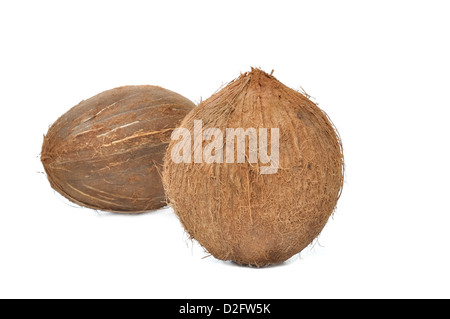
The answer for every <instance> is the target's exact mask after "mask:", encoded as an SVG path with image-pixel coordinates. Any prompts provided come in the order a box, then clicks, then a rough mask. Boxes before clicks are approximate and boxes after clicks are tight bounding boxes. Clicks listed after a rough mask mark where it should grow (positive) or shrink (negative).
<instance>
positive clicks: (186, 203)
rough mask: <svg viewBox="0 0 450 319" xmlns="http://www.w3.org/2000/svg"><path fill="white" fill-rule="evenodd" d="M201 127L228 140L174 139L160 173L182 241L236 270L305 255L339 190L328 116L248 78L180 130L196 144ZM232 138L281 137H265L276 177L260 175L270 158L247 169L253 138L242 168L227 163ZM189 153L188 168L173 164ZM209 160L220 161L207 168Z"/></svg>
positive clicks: (295, 95) (338, 158)
mask: <svg viewBox="0 0 450 319" xmlns="http://www.w3.org/2000/svg"><path fill="white" fill-rule="evenodd" d="M194 121H195V122H194ZM199 121H202V122H201V124H202V129H203V132H208V131H207V130H208V129H210V128H211V129H213V128H218V129H220V131H221V132H223V136H224V138H223V140H220V134H212V135H214V138H213V137H212V135H211V134H210V135H211V136H209V135H208V134H205V135H203V138H202V137H200V139H203V142H201V143H200V144H198V143H196V141H197V140H196V139H195V137H194V138H191V139H187V138H186V139H182V140H180V139H179V137H180V136H181V135H180V134H178V135H177V136H176V138H177V139H176V140H173V141H171V143H170V145H169V148H168V150H167V153H166V159H165V165H164V173H163V182H164V185H165V190H166V195H167V197H168V199H169V202H170V204H171V205H172V206H173V208H174V211H175V212H176V214H177V215H178V217H179V219H180V221H181V223H182V224H183V226H184V228H185V229H186V231H187V232H188V233H189V234H190V236H191V237H192V238H194V239H196V240H197V241H198V242H199V243H200V244H201V245H202V246H203V247H204V248H205V249H206V250H207V251H208V252H209V253H210V254H212V255H213V256H215V257H216V258H218V259H222V260H232V261H234V262H236V263H239V264H245V265H256V266H265V265H269V264H277V263H281V262H283V261H285V260H287V259H288V258H290V257H291V256H293V255H294V254H297V253H299V252H300V251H302V250H303V249H304V248H305V247H306V246H308V245H309V244H310V243H311V242H312V241H313V239H314V238H316V237H317V236H318V235H319V233H320V232H321V230H322V229H323V227H324V226H325V224H326V222H327V220H328V218H329V217H330V215H331V214H332V212H333V210H334V208H335V206H336V203H337V200H338V199H339V197H340V194H341V190H342V186H343V173H344V160H343V152H342V144H341V141H340V138H339V135H338V133H337V131H336V130H335V128H334V126H333V124H332V123H331V121H330V120H329V118H328V117H327V115H326V114H325V113H324V112H323V111H321V110H320V109H319V108H318V107H317V105H316V104H314V103H313V102H311V101H310V100H309V99H308V98H307V97H306V96H304V95H302V94H300V93H299V92H296V91H294V90H292V89H290V88H288V87H286V86H285V85H283V84H282V83H281V82H279V81H278V80H276V79H275V78H274V77H273V76H272V75H269V74H267V73H265V72H263V71H261V70H259V69H252V71H251V72H249V73H245V74H242V75H241V76H240V77H239V78H238V79H236V80H234V81H233V82H231V83H230V84H229V85H228V86H226V87H225V88H223V89H222V90H221V91H219V92H218V93H216V94H214V95H213V96H212V97H210V98H209V99H207V100H206V101H204V102H203V103H201V104H200V105H199V106H198V107H197V108H195V109H194V110H193V111H191V112H190V113H189V114H188V115H187V116H186V118H185V119H184V120H183V121H182V123H181V127H182V128H185V129H187V130H188V131H189V132H191V135H192V136H193V135H194V133H193V132H194V128H195V125H198V123H199ZM196 123H197V124H196ZM227 128H228V129H229V128H235V129H237V128H242V129H243V130H248V129H249V128H254V129H255V131H258V130H259V128H267V129H268V133H267V134H268V135H273V136H275V133H276V131H275V130H273V131H272V130H271V129H272V128H274V129H278V132H279V133H278V134H279V135H278V137H279V138H278V141H277V140H276V139H275V140H273V139H270V138H269V136H267V140H268V141H269V142H268V144H269V145H268V146H267V150H268V153H270V150H272V152H275V151H279V162H278V163H275V164H277V167H275V168H276V169H274V170H272V173H270V171H266V172H263V170H262V169H263V168H267V166H268V165H269V164H267V158H266V160H265V161H262V160H261V159H264V158H262V157H260V158H259V160H258V162H257V163H254V162H253V163H251V161H250V160H249V159H250V158H251V156H252V152H253V155H255V149H251V147H250V137H248V138H247V139H248V140H247V144H246V146H247V147H246V151H245V159H246V160H245V161H244V162H243V161H236V160H235V161H234V162H233V163H231V162H230V161H229V160H228V159H227V158H225V157H226V156H225V155H226V153H227V152H228V149H227V148H228V145H227V143H226V140H227V139H228V138H229V137H226V138H225V135H226V132H227ZM197 135H198V132H197ZM215 139H219V140H215ZM210 140H215V143H216V144H215V145H216V146H217V147H215V149H214V150H213V151H211V149H212V148H211V147H210V146H209V148H208V145H209V143H212V142H210ZM261 140H262V138H261V134H259V142H261ZM237 141H238V139H237V138H236V139H235V140H234V141H233V143H234V146H236V147H234V150H236V153H235V154H236V157H235V159H237V158H238V156H239V155H238V154H237V149H238V146H237ZM183 143H184V145H183ZM274 143H277V144H278V145H275V146H278V150H277V148H276V147H272V146H271V145H270V144H274ZM253 145H254V144H253ZM207 148H208V151H207V152H206V150H207ZM185 150H190V152H191V153H190V154H187V157H185V160H183V161H180V160H176V161H174V160H173V157H174V154H175V155H179V154H178V153H179V152H183V151H185ZM201 151H203V160H202V161H199V160H198V155H199V154H201ZM210 151H211V152H210ZM256 151H257V152H259V151H261V143H260V144H258V150H256ZM233 152H234V151H233ZM257 152H256V153H257ZM205 153H206V154H205ZM180 154H181V153H180ZM207 154H210V155H211V156H216V155H218V157H214V158H215V161H211V160H207V161H205V157H206V155H207ZM182 155H183V154H182ZM185 155H186V154H185ZM222 155H223V156H224V159H223V160H220V156H222ZM272 155H274V154H272ZM189 158H190V159H191V161H190V162H189V161H188V160H189ZM272 164H273V163H272Z"/></svg>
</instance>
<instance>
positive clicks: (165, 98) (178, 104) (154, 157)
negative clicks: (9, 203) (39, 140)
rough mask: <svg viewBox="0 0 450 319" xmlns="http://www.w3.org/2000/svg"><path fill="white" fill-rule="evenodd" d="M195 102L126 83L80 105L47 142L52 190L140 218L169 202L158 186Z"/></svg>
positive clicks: (63, 118) (45, 151) (55, 126)
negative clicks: (167, 153) (170, 148)
mask: <svg viewBox="0 0 450 319" xmlns="http://www.w3.org/2000/svg"><path fill="white" fill-rule="evenodd" d="M194 106H195V105H194V104H193V103H192V102H191V101H189V100H188V99H186V98H185V97H183V96H181V95H179V94H177V93H174V92H172V91H169V90H166V89H163V88H161V87H157V86H150V85H143V86H124V87H119V88H115V89H112V90H108V91H105V92H103V93H100V94H98V95H96V96H94V97H92V98H90V99H88V100H85V101H82V102H81V103H80V104H78V105H77V106H75V107H73V108H72V109H71V110H69V111H68V112H67V113H65V114H64V115H63V116H61V117H60V118H59V119H58V120H57V121H56V122H55V123H54V124H53V125H52V126H51V127H50V129H49V131H48V133H47V135H46V136H45V137H44V143H43V146H42V153H41V160H42V163H43V165H44V168H45V172H46V174H47V177H48V180H49V182H50V184H51V186H52V187H53V188H54V189H55V190H56V191H57V192H59V193H60V194H61V195H63V196H64V197H66V198H68V199H69V200H70V201H72V202H74V203H76V204H79V205H82V206H85V207H89V208H93V209H98V210H105V211H112V212H119V213H137V212H145V211H149V210H154V209H157V208H160V207H163V206H165V205H166V202H165V195H164V188H163V185H162V181H161V175H160V173H161V170H162V164H163V157H164V154H165V151H166V148H167V146H168V143H169V141H170V134H171V133H172V130H173V129H174V128H175V127H177V126H178V125H179V124H180V122H181V120H182V119H183V118H184V116H185V115H186V114H187V113H188V112H189V111H190V110H192V108H193V107H194Z"/></svg>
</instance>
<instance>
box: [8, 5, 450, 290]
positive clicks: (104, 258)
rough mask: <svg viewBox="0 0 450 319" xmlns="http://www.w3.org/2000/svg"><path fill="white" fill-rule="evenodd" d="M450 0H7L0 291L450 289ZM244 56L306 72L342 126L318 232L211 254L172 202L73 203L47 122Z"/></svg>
mask: <svg viewBox="0 0 450 319" xmlns="http://www.w3.org/2000/svg"><path fill="white" fill-rule="evenodd" d="M449 12H450V4H449V3H448V1H270V2H269V1H267V2H266V1H230V0H228V1H195V0H193V1H129V0H127V1H71V2H68V1H2V2H1V4H0V41H1V42H0V96H1V102H0V105H1V119H2V121H1V126H0V130H1V132H0V133H1V134H0V137H1V156H0V161H1V166H0V167H1V174H0V180H1V184H0V185H1V186H0V187H1V192H0V199H1V206H0V297H2V298H15V297H21V298H23V297H24V298H219V297H220V298H432V297H437V298H444V297H445V298H448V297H450V292H449V285H450V274H449V269H450V256H449V244H450V230H449V226H450V224H449V223H450V215H449V214H450V208H449V199H448V198H449V196H450V194H449V193H450V192H449V190H450V187H449V180H450V170H449V163H450V155H449V154H450V153H449V136H450V134H449V129H448V124H449V120H448V116H449V115H450V62H449V61H450V41H449V33H450V19H449ZM251 66H257V67H261V68H263V69H264V70H266V71H268V72H270V71H271V70H272V69H274V70H275V72H274V75H275V76H276V77H277V78H278V79H279V80H280V81H282V82H283V83H285V84H286V85H288V86H290V87H292V88H294V89H299V88H300V86H301V87H303V88H304V89H305V90H306V92H307V93H308V94H310V95H311V96H313V97H314V98H315V101H316V102H318V103H319V105H320V107H321V108H323V109H324V110H325V111H326V112H327V113H328V114H329V116H330V117H331V119H332V120H333V122H334V123H335V125H336V126H337V128H338V129H339V131H340V134H341V137H342V140H343V144H344V151H345V159H346V168H347V171H346V183H345V186H344V190H343V194H342V197H341V199H340V201H339V203H338V207H337V210H336V212H335V214H334V217H333V219H330V221H329V223H328V224H327V226H326V227H325V229H324V231H323V232H322V234H321V235H320V237H319V240H318V242H316V244H315V245H314V246H312V247H309V248H307V249H306V250H305V251H303V252H302V253H301V254H300V255H297V256H294V257H293V258H292V259H290V260H289V261H287V262H286V263H284V264H282V265H281V266H276V267H269V268H263V269H251V268H246V267H239V266H235V265H233V264H231V263H226V262H221V261H218V260H215V259H214V258H212V257H209V258H203V257H204V256H205V255H206V254H205V253H204V252H203V250H202V249H201V248H200V247H199V246H198V245H197V244H195V243H193V244H192V243H191V242H190V241H189V240H188V239H187V236H186V234H185V233H184V231H183V229H182V227H181V226H180V223H179V221H178V220H177V218H176V216H175V215H174V213H173V211H172V210H171V209H163V210H160V211H156V212H152V213H148V214H144V215H139V216H123V215H117V214H109V213H98V212H95V211H92V210H89V209H82V208H76V207H75V206H74V205H72V204H70V203H68V202H67V201H65V200H63V199H62V198H61V197H60V196H59V195H57V194H56V193H55V192H54V191H53V190H52V189H51V188H50V186H49V183H48V182H47V180H46V177H45V176H44V175H43V174H41V173H39V172H42V171H43V168H42V165H41V164H40V160H39V154H40V148H41V145H42V137H43V134H45V133H46V132H47V129H48V127H49V125H51V124H52V123H53V122H54V121H55V120H56V119H57V118H58V117H59V116H60V115H62V114H63V113H65V112H66V111H67V110H68V109H69V108H71V107H72V106H74V105H76V104H77V103H78V102H80V101H81V100H83V99H86V98H89V97H91V96H93V95H95V94H97V93H100V92H102V91H104V90H106V89H111V88H114V87H117V86H121V85H128V84H152V85H160V86H163V87H165V88H167V89H170V90H173V91H175V92H178V93H180V94H182V95H184V96H186V97H187V98H189V99H191V100H192V101H194V102H199V101H200V100H201V99H203V100H204V99H206V98H208V97H209V96H210V95H211V94H213V93H214V92H215V91H216V90H217V89H218V88H219V87H220V86H221V85H222V84H223V83H226V82H229V81H230V80H232V79H234V78H236V77H237V76H239V74H240V72H245V71H248V70H249V69H250V67H251Z"/></svg>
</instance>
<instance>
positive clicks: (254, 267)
mask: <svg viewBox="0 0 450 319" xmlns="http://www.w3.org/2000/svg"><path fill="white" fill-rule="evenodd" d="M210 257H212V256H210ZM295 257H298V254H297V255H294V256H292V257H291V258H289V259H288V260H286V261H283V262H282V263H279V264H270V265H266V266H256V265H250V264H239V263H237V262H234V261H231V260H228V261H220V262H222V264H224V265H226V266H230V267H237V268H247V269H248V268H251V269H271V268H281V267H285V266H288V265H290V264H292V263H293V262H294V259H295ZM212 258H214V257H212ZM218 261H219V260H218Z"/></svg>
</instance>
